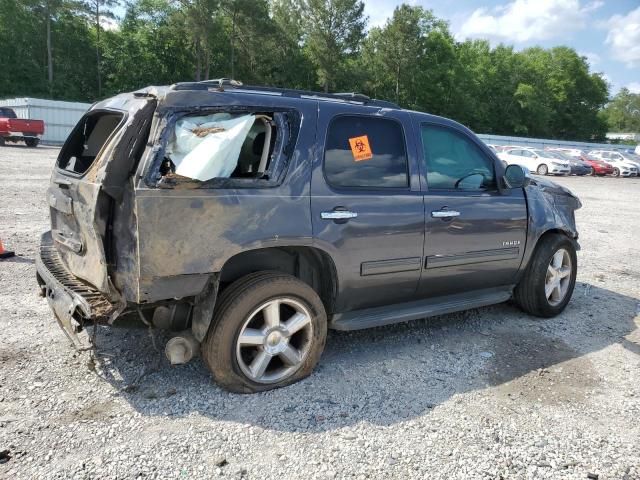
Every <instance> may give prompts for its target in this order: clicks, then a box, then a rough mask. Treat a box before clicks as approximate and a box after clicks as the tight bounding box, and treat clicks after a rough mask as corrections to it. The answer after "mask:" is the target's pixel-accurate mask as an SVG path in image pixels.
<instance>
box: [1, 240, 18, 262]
mask: <svg viewBox="0 0 640 480" xmlns="http://www.w3.org/2000/svg"><path fill="white" fill-rule="evenodd" d="M14 255H15V253H14V252H10V251H9V250H5V249H4V247H3V246H2V240H0V259H2V258H9V257H13V256H14Z"/></svg>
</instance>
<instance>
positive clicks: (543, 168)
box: [538, 165, 549, 175]
mask: <svg viewBox="0 0 640 480" xmlns="http://www.w3.org/2000/svg"><path fill="white" fill-rule="evenodd" d="M548 171H549V169H548V168H547V166H546V165H540V166H539V167H538V173H539V174H540V175H546V174H547V172H548Z"/></svg>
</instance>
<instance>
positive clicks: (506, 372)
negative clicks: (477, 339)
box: [484, 331, 599, 404]
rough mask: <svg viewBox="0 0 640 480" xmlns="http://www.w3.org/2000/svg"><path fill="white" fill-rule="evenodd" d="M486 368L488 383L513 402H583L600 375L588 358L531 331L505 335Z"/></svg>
mask: <svg viewBox="0 0 640 480" xmlns="http://www.w3.org/2000/svg"><path fill="white" fill-rule="evenodd" d="M494 345H495V347H497V348H496V351H495V353H494V355H493V356H492V357H491V359H490V361H489V362H488V364H487V365H486V367H485V370H484V374H485V375H486V380H487V382H488V383H489V384H491V385H497V386H498V394H499V395H502V396H505V397H507V398H510V399H511V400H519V401H523V400H525V401H527V402H539V403H544V404H556V403H563V402H569V403H574V402H584V401H585V399H586V397H587V396H588V395H589V391H591V390H592V389H593V388H594V386H596V385H597V384H598V381H599V380H598V374H597V372H596V370H595V368H594V367H593V365H592V364H591V362H590V361H589V359H588V358H586V357H585V356H583V355H581V353H580V352H578V351H576V350H574V349H573V348H571V347H570V346H568V345H567V344H566V343H565V342H563V341H562V340H560V339H558V338H551V337H547V336H545V335H542V334H539V333H534V332H531V331H527V332H520V331H513V332H505V333H501V334H500V335H499V336H498V340H497V341H496V342H495V343H494Z"/></svg>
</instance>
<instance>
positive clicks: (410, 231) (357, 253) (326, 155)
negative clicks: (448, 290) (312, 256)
mask: <svg viewBox="0 0 640 480" xmlns="http://www.w3.org/2000/svg"><path fill="white" fill-rule="evenodd" d="M317 131H318V138H317V145H318V147H317V151H316V152H315V155H314V165H313V172H312V185H311V215H312V225H313V240H314V243H315V245H316V246H318V247H319V248H321V249H323V250H324V251H326V252H328V253H329V254H330V255H331V256H332V258H333V260H334V263H335V266H336V269H337V275H338V288H339V295H338V298H337V300H336V305H335V311H336V312H346V311H350V310H355V309H360V308H367V307H375V306H380V305H385V304H390V303H396V302H401V301H406V300H411V299H413V298H414V295H415V291H416V288H417V285H418V281H419V278H420V270H421V265H422V247H423V242H424V205H423V200H422V194H421V192H420V183H419V182H420V181H419V176H418V174H419V170H418V165H417V156H416V145H415V142H414V141H413V138H412V136H411V123H410V116H409V114H408V113H407V112H403V111H400V110H390V109H380V108H375V107H367V106H362V107H360V106H353V105H351V106H345V105H342V104H337V103H336V104H334V103H329V102H321V104H320V111H319V118H318V130H317Z"/></svg>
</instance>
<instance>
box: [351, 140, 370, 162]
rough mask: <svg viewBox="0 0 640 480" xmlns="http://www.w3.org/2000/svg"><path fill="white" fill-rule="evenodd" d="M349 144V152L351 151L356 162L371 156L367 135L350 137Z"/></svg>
mask: <svg viewBox="0 0 640 480" xmlns="http://www.w3.org/2000/svg"><path fill="white" fill-rule="evenodd" d="M349 145H351V153H353V159H354V160H355V161H356V162H359V161H361V160H369V159H370V158H373V152H372V151H371V146H370V145H369V137H367V136H366V135H362V136H361V137H353V138H350V139H349Z"/></svg>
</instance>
